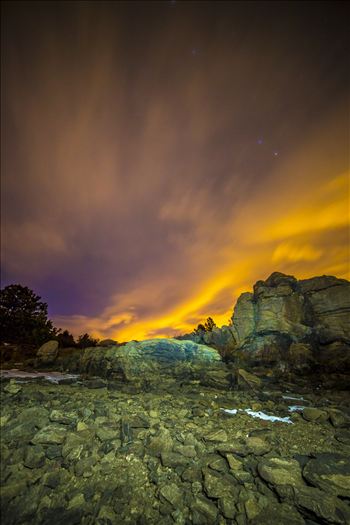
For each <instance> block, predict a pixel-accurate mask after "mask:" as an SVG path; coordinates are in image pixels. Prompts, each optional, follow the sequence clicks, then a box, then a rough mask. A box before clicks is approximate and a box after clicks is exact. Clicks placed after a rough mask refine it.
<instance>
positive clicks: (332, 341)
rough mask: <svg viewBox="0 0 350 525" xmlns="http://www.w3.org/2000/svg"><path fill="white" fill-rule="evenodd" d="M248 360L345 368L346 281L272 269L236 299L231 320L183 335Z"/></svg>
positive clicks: (349, 332)
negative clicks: (302, 275)
mask: <svg viewBox="0 0 350 525" xmlns="http://www.w3.org/2000/svg"><path fill="white" fill-rule="evenodd" d="M184 338H189V339H191V340H194V341H196V342H198V343H202V342H203V343H205V344H207V345H209V346H213V347H215V348H217V349H218V350H219V352H220V353H221V355H223V356H227V355H228V354H231V355H232V354H235V355H240V356H241V357H242V358H243V359H244V358H245V359H247V360H248V361H250V363H251V364H254V363H255V362H256V364H261V363H266V364H268V363H270V364H271V363H279V364H282V366H285V364H287V365H290V366H293V365H294V366H295V367H296V368H298V369H300V370H304V371H307V369H308V368H313V367H314V365H315V364H317V363H318V364H320V365H324V366H327V367H330V368H332V369H339V370H342V369H344V367H346V368H350V283H349V281H346V280H345V279H338V278H336V277H332V276H321V277H313V278H311V279H304V280H299V281H298V280H297V279H296V278H295V277H293V276H291V275H285V274H283V273H279V272H274V273H273V274H272V275H271V276H270V277H269V278H268V279H266V281H258V282H257V283H256V284H255V285H254V288H253V292H251V293H250V292H246V293H243V294H242V295H241V296H240V297H239V298H238V300H237V303H236V305H235V308H234V312H233V315H232V325H231V326H224V327H222V328H221V329H219V328H214V330H213V331H211V332H203V333H199V334H198V333H197V334H189V335H186V336H184Z"/></svg>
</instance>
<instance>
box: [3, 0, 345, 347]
mask: <svg viewBox="0 0 350 525" xmlns="http://www.w3.org/2000/svg"><path fill="white" fill-rule="evenodd" d="M346 9H347V6H346V4H345V3H341V2H310V3H309V2H272V3H269V2H141V3H138V2H129V3H122V2H114V3H113V2H59V3H56V2H38V3H36V2H23V3H22V2H4V3H3V7H2V11H3V12H2V24H3V27H2V121H1V126H2V136H1V149H2V170H1V171H2V195H1V197H2V284H3V285H6V284H9V283H21V284H23V285H26V286H29V287H30V288H32V289H34V290H35V291H36V293H38V294H39V295H41V296H42V297H43V298H44V299H45V301H47V302H48V303H49V311H50V315H51V316H52V318H53V319H54V321H55V323H56V324H57V325H58V326H61V327H62V328H66V327H67V328H69V329H70V330H72V331H73V332H74V333H75V334H76V333H81V332H83V331H89V332H92V333H94V334H96V335H99V336H113V337H115V338H121V339H125V338H133V337H135V338H141V337H146V336H151V335H154V334H156V335H162V334H167V335H171V334H172V333H174V331H175V332H176V333H179V332H183V331H186V330H188V329H190V328H191V327H192V326H194V325H195V324H197V323H198V322H200V321H202V320H203V319H204V318H205V317H206V316H207V315H212V316H213V317H214V318H215V319H216V320H217V322H218V324H222V323H224V322H226V321H227V319H228V317H229V316H230V312H231V310H232V307H233V304H234V302H235V300H236V298H237V295H238V294H239V293H241V292H242V291H244V290H246V289H250V288H251V286H252V284H253V283H254V281H256V280H257V279H260V278H266V277H267V276H268V275H269V274H270V273H271V272H272V271H274V270H280V271H286V272H290V273H294V274H295V275H296V276H297V277H307V276H311V275H314V274H319V273H332V274H336V275H338V276H341V277H347V276H349V254H348V249H347V246H348V233H347V232H348V230H347V228H348V220H349V219H348V192H349V180H348V103H347V92H348V65H347V57H348V38H347V24H346V20H347V17H346V12H345V11H346Z"/></svg>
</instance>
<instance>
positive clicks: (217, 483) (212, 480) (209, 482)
mask: <svg viewBox="0 0 350 525" xmlns="http://www.w3.org/2000/svg"><path fill="white" fill-rule="evenodd" d="M203 474H204V483H203V485H204V489H205V492H206V494H207V496H208V497H209V498H223V497H224V496H232V494H234V492H235V480H234V479H233V477H232V476H230V475H229V474H226V475H225V474H219V473H217V472H214V471H210V470H209V469H203Z"/></svg>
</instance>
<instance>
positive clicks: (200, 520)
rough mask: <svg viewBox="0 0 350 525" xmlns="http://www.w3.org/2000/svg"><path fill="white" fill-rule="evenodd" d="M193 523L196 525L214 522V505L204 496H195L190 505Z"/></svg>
mask: <svg viewBox="0 0 350 525" xmlns="http://www.w3.org/2000/svg"><path fill="white" fill-rule="evenodd" d="M191 510H192V514H193V523H194V524H196V525H206V524H209V523H215V520H216V518H217V515H218V509H217V507H216V505H214V503H213V502H212V501H210V500H209V499H207V498H205V497H204V496H197V497H196V498H195V499H194V502H193V503H192V505H191Z"/></svg>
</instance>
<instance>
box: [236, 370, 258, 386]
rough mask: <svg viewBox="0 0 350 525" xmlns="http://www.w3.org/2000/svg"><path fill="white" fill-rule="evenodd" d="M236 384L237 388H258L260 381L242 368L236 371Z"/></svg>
mask: <svg viewBox="0 0 350 525" xmlns="http://www.w3.org/2000/svg"><path fill="white" fill-rule="evenodd" d="M237 383H238V385H239V386H246V387H249V388H252V389H254V388H259V387H260V386H261V379H260V378H259V377H257V376H256V375H254V374H251V373H250V372H247V371H246V370H244V369H243V368H239V369H238V370H237Z"/></svg>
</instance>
